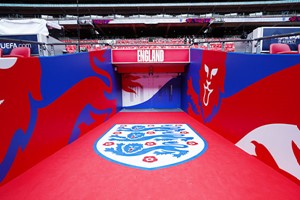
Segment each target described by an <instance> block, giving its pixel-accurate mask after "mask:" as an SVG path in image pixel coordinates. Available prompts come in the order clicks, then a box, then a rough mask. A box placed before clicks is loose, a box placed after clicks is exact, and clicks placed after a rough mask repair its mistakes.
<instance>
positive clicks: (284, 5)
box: [0, 0, 300, 17]
mask: <svg viewBox="0 0 300 200" xmlns="http://www.w3.org/2000/svg"><path fill="white" fill-rule="evenodd" d="M149 2H151V3H149ZM282 11H295V12H299V11H300V1H299V0H289V1H282V0H281V1H278V0H277V1H276V0H273V1H249V0H248V1H242V0H238V1H220V0H219V1H209V0H206V1H196V0H194V1H193V0H190V1H171V2H170V1H167V0H160V1H153V0H152V1H137V0H124V1H108V0H102V1H99V0H97V1H96V0H64V1H61V0H46V1H40V0H27V1H25V0H23V1H22V0H14V1H11V0H2V1H1V3H0V13H1V14H0V15H1V16H2V17H4V16H5V15H11V14H18V15H33V14H34V15H44V14H46V15H57V16H63V15H112V14H120V15H127V16H129V15H133V14H148V15H151V14H153V15H155V14H171V15H177V14H185V13H191V14H205V13H220V14H224V13H230V12H238V13H249V12H282Z"/></svg>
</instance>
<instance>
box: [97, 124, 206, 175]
mask: <svg viewBox="0 0 300 200" xmlns="http://www.w3.org/2000/svg"><path fill="white" fill-rule="evenodd" d="M206 149H207V143H206V142H205V140H204V139H202V138H201V137H200V136H199V135H198V134H197V133H196V132H195V131H193V130H192V129H191V128H190V127H189V126H188V125H186V124H117V125H115V126H114V127H113V128H111V129H110V130H109V131H108V132H107V133H106V134H104V135H103V136H102V137H101V138H100V139H98V140H97V142H96V144H95V151H96V152H97V154H99V155H100V156H101V157H103V158H105V159H107V160H109V161H112V162H115V163H118V164H121V165H125V166H128V167H134V168H139V169H144V170H153V169H159V168H165V167H170V166H174V165H178V164H181V163H184V162H188V161H190V160H192V159H195V158H197V157H198V156H200V155H201V154H203V153H204V152H205V151H206Z"/></svg>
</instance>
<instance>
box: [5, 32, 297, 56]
mask: <svg viewBox="0 0 300 200" xmlns="http://www.w3.org/2000/svg"><path fill="white" fill-rule="evenodd" d="M297 35H300V32H294V33H287V34H278V35H272V36H265V37H258V38H248V39H217V40H210V41H200V39H195V41H194V42H192V43H189V44H163V43H162V44H153V43H149V44H147V43H145V44H113V43H107V42H98V43H95V41H93V42H86V41H84V42H79V43H72V42H71V43H70V42H68V43H57V42H56V43H45V42H37V41H30V40H20V39H11V38H5V37H0V42H3V41H4V42H15V43H28V44H36V45H39V53H40V54H39V56H45V50H48V51H49V49H50V56H51V55H55V46H61V45H64V46H66V45H76V49H80V48H79V47H80V45H92V46H93V45H99V46H103V47H104V46H105V47H109V48H116V47H129V46H136V47H140V46H144V47H147V46H148V47H158V46H159V47H168V46H181V47H187V48H190V47H192V46H193V45H199V44H207V46H208V49H209V47H210V46H211V44H213V43H221V44H222V51H224V48H225V44H226V43H228V42H233V43H236V42H243V43H247V44H249V45H251V46H252V45H253V44H254V46H255V47H256V52H255V53H260V52H259V47H260V46H261V41H263V40H269V39H275V38H282V37H291V36H297ZM77 52H78V51H77ZM61 54H63V52H61Z"/></svg>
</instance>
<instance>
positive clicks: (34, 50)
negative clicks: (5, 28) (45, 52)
mask: <svg viewBox="0 0 300 200" xmlns="http://www.w3.org/2000/svg"><path fill="white" fill-rule="evenodd" d="M0 38H9V39H14V40H28V41H35V42H38V38H37V35H2V36H0ZM16 47H29V48H30V50H31V55H39V47H38V44H32V43H23V42H12V41H0V48H1V49H3V54H4V55H8V54H10V52H11V50H12V49H13V48H16Z"/></svg>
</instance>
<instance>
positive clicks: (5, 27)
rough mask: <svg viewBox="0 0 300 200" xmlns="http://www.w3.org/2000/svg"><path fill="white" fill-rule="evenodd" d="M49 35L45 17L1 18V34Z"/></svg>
mask: <svg viewBox="0 0 300 200" xmlns="http://www.w3.org/2000/svg"><path fill="white" fill-rule="evenodd" d="M21 34H22V35H23V34H24V35H25V34H42V35H46V36H47V35H49V31H48V28H47V21H46V20H44V19H22V20H7V19H1V20H0V35H21Z"/></svg>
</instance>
